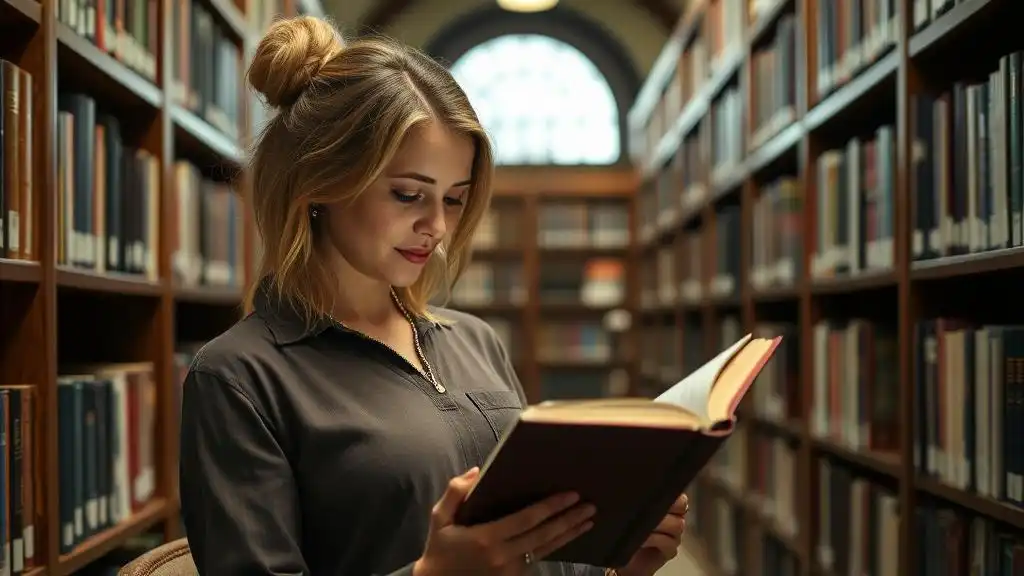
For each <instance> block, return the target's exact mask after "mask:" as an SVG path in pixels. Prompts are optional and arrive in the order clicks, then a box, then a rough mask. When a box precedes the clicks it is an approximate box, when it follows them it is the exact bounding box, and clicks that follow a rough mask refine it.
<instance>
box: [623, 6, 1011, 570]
mask: <svg viewBox="0 0 1024 576" xmlns="http://www.w3.org/2000/svg"><path fill="white" fill-rule="evenodd" d="M887 6H892V12H887V9H888V8H887ZM858 9H863V10H864V12H862V14H863V16H864V17H863V18H862V19H857V18H854V16H855V13H854V12H853V11H854V10H858ZM1022 11H1024V5H1021V4H1020V3H1016V2H1013V1H1012V0H949V1H945V2H940V1H926V0H895V2H890V3H888V4H886V3H883V2H877V1H875V0H867V1H865V2H852V3H851V2H835V1H833V0H749V1H748V0H694V1H693V2H690V3H689V4H688V7H687V10H686V12H685V14H684V15H683V16H682V17H681V19H680V22H679V24H678V26H677V28H676V30H675V31H674V33H673V35H672V37H671V39H670V41H669V42H668V43H667V44H666V46H665V48H664V49H663V51H662V53H661V55H660V57H659V58H658V59H657V61H656V63H655V65H654V67H653V68H652V71H651V72H650V74H649V77H648V78H647V80H646V82H645V84H644V87H643V88H642V90H641V91H640V93H639V95H638V97H637V100H636V103H635V105H634V107H633V109H632V110H631V112H630V119H629V122H630V141H631V146H630V154H631V157H632V159H633V162H634V165H635V166H636V169H637V173H638V176H639V180H640V183H639V186H638V192H637V218H636V223H637V230H636V235H637V238H638V241H639V246H638V247H637V249H636V250H637V251H638V254H639V261H638V267H639V272H638V275H639V287H638V290H639V293H640V312H639V317H640V320H639V323H640V325H641V330H640V335H639V336H638V337H639V338H640V339H642V340H643V339H645V338H646V339H648V340H649V341H650V342H652V343H653V342H657V341H663V342H664V341H671V342H672V343H673V344H672V346H670V348H669V349H667V350H665V349H660V348H659V347H657V346H653V345H646V344H645V345H642V346H641V350H642V351H643V354H641V357H640V359H639V362H640V378H641V380H642V388H643V389H644V391H645V392H649V393H656V392H658V391H660V390H662V389H664V388H665V387H666V386H667V385H669V384H671V383H672V382H673V381H674V380H676V379H678V377H679V375H681V374H685V373H688V372H689V371H691V370H692V369H694V368H695V367H697V366H699V364H700V363H701V362H702V361H703V360H705V359H706V358H708V357H709V356H710V355H712V354H714V353H716V352H717V351H719V350H720V349H721V348H722V347H723V346H724V345H726V344H728V343H731V342H732V341H733V340H734V339H735V338H736V337H738V336H739V335H741V334H743V333H746V332H755V333H756V332H765V333H769V334H773V335H774V334H779V333H781V334H783V335H784V336H785V338H786V342H785V345H784V348H783V351H782V353H781V354H780V355H779V356H777V357H776V359H775V360H773V362H772V364H771V365H769V368H768V369H767V370H766V372H765V373H764V374H763V375H762V376H761V378H760V379H759V383H758V385H757V386H755V389H754V391H753V392H752V394H751V395H750V397H748V399H747V400H746V401H745V402H744V403H743V405H742V406H741V407H740V419H739V421H740V428H739V430H738V432H737V434H736V437H734V438H732V439H730V441H729V442H728V443H727V445H726V447H725V448H724V449H723V450H722V452H721V453H720V454H719V455H718V456H717V457H716V460H715V462H714V464H713V465H712V466H710V467H709V469H708V470H707V471H706V473H705V474H703V475H702V476H701V478H700V479H699V480H698V481H697V482H695V484H694V486H693V487H692V493H691V499H692V500H693V502H694V507H693V511H692V512H691V515H692V516H693V519H692V521H690V522H689V525H690V526H691V529H692V530H693V531H694V533H695V534H694V541H699V542H701V543H702V544H703V546H704V547H705V548H706V550H705V551H706V555H707V556H708V557H709V558H710V559H711V560H712V561H713V562H714V563H715V564H716V566H715V570H716V572H721V573H724V574H728V573H733V574H800V575H802V576H809V575H811V574H822V575H825V574H833V573H835V574H839V573H846V572H850V573H852V572H853V571H857V572H871V573H880V574H881V573H892V574H924V573H929V574H930V573H938V572H936V571H935V570H937V569H938V568H937V566H938V565H937V564H935V563H944V564H946V566H944V568H945V569H948V570H950V573H970V572H972V571H979V570H980V572H979V573H981V572H984V573H990V572H992V573H994V571H996V570H997V568H996V567H995V566H993V565H992V564H991V563H990V564H988V565H987V566H982V565H980V564H974V565H972V566H968V565H967V564H966V562H967V561H968V559H969V558H971V552H970V546H974V545H984V546H988V547H990V548H991V549H992V550H994V551H995V554H996V555H998V554H1008V553H1009V552H1008V551H1009V550H1011V549H1012V550H1016V548H1017V547H1020V546H1021V545H1022V543H1024V502H1022V500H1024V476H1022V475H1024V463H1022V460H1021V459H1022V458H1024V456H1021V455H1020V454H1021V448H1020V446H1019V440H1016V439H1017V438H1020V437H1021V436H1022V434H1021V432H1020V431H1019V430H1017V429H1016V422H1018V421H1020V420H1021V418H1020V414H1019V412H1018V410H1017V407H1018V406H1019V405H1020V399H1019V394H1018V393H1017V392H1016V389H1017V387H1016V386H1012V387H1010V386H1008V384H1009V383H1011V382H1013V383H1015V382H1016V380H1017V378H1016V376H1014V374H1016V371H1015V370H1013V368H1015V367H1016V366H1018V363H1017V362H1011V361H1010V360H1015V359H1016V357H1017V353H1016V352H1014V351H1013V350H1014V349H1012V348H1009V349H1008V348H1007V347H1008V346H1010V344H1004V341H1005V342H1012V341H1016V340H1015V339H1016V338H1017V337H1018V334H1020V330H1019V328H1017V326H1018V325H1019V324H1020V323H1021V314H1020V313H1019V312H1018V311H1017V308H1019V307H1017V306H1014V305H1013V303H1012V302H1013V300H1012V299H1011V293H1010V290H1011V288H1009V287H1010V286H1016V285H1018V284H1019V282H1020V280H1021V278H1022V270H1024V256H1022V254H1024V232H1022V231H1021V224H1020V221H1021V216H1020V214H1021V210H1022V206H1024V200H1021V198H1022V194H1024V192H1022V190H1024V179H1022V178H1021V177H1020V176H1019V166H1020V165H1019V162H1020V160H1019V158H1020V155H1021V153H1020V150H1021V148H1020V147H1021V146H1024V141H1022V140H1021V138H1024V137H1022V136H1021V134H1022V133H1024V129H1022V128H1021V127H1020V126H1021V125H1020V118H1021V117H1022V116H1020V115H1021V114H1022V113H1024V112H1022V109H1021V105H1020V103H1019V101H1017V99H1019V95H1020V94H1021V90H1022V88H1021V84H1020V82H1021V81H1020V78H1021V74H1022V72H1021V61H1024V56H1021V52H1020V51H1022V50H1024V44H1022V42H1021V40H1020V36H1019V34H1018V33H1017V32H1016V30H1015V29H1014V26H1013V24H1012V22H1015V21H1019V18H1020V16H1021V13H1022ZM854 23H855V24H854ZM838 30H841V31H842V33H841V34H840V35H839V37H840V38H843V39H844V40H843V41H837V40H836V33H837V32H836V31H838ZM854 38H857V39H858V41H856V42H853V41H852V39H854ZM965 46H969V47H970V49H967V50H965V49H964V47H965ZM1011 54H1013V56H1012V57H1010V56H1008V55H1011ZM1011 77H1015V78H1016V80H1015V82H1016V84H1015V85H1014V84H1013V83H1012V81H1010V80H1009V79H1008V78H1011ZM1011 90H1012V91H1013V95H1012V96H1011V95H1010V93H1011ZM735 91H738V93H739V95H740V97H739V98H740V102H741V104H740V105H739V106H737V105H736V104H735V101H734V100H732V99H733V98H735V96H734V95H733V94H735ZM1011 99H1013V100H1014V101H1012V102H1011V101H1010V100H1011ZM967 110H970V112H966V111H967ZM1011 114H1012V116H1014V117H1015V118H1016V120H1014V122H1016V125H1015V126H1014V125H1013V124H1012V123H1011V122H1010V121H1009V120H1008V118H1009V117H1010V115H1011ZM1011 127H1012V130H1011ZM1008 369H1009V371H1007V370H1008ZM961 370H962V372H960V371H961ZM858 507H859V508H858ZM868 507H870V508H872V510H873V513H874V515H875V516H877V518H876V519H875V520H877V519H878V518H881V519H882V521H880V522H877V521H876V522H874V523H870V522H869V517H868V515H867V514H866V513H864V512H863V509H866V508H868ZM851 510H856V512H852V511H851ZM860 532H863V533H865V534H866V535H865V536H864V537H863V538H861V537H856V538H855V537H853V536H851V534H854V533H860ZM869 537H870V538H869ZM871 539H874V540H871ZM869 540H870V544H871V545H872V546H874V548H872V547H871V546H869V545H868V544H869ZM940 550H941V551H947V553H939V552H938V551H940ZM956 561H958V562H964V564H962V565H954V564H952V562H956ZM858 562H861V564H859V565H858V564H857V563H858ZM1002 568H1003V569H1007V568H1008V567H1007V566H1003V567H1002ZM1013 568H1016V566H1014V567H1011V568H1010V569H1013Z"/></svg>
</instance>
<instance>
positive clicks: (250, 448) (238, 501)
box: [179, 370, 413, 576]
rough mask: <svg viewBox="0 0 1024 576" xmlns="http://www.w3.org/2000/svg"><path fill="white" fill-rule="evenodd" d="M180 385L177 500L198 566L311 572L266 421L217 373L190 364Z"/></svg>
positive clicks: (284, 464)
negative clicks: (179, 449)
mask: <svg viewBox="0 0 1024 576" xmlns="http://www.w3.org/2000/svg"><path fill="white" fill-rule="evenodd" d="M183 388H184V389H183V391H182V410H181V457H180V465H179V484H180V491H181V508H182V515H183V517H184V522H185V532H186V534H187V536H188V543H189V548H190V549H191V552H192V559H193V561H194V562H195V565H196V568H197V570H198V572H199V574H200V575H202V576H208V575H209V576H300V575H301V576H308V575H309V574H310V570H309V567H308V566H307V565H306V562H305V560H304V559H303V556H302V549H301V546H300V542H301V515H300V506H299V499H298V491H297V489H296V485H295V478H294V476H293V475H292V469H291V465H290V463H289V461H288V458H287V456H286V454H285V451H284V449H283V448H282V446H281V445H280V444H279V442H278V440H277V438H276V437H275V435H274V432H273V430H272V428H271V426H270V425H269V424H268V422H267V420H266V419H265V418H264V417H263V416H262V415H261V414H260V413H259V411H258V410H257V409H256V407H255V406H254V405H253V403H252V401H251V400H250V399H249V398H248V397H247V396H246V395H245V394H244V393H243V392H242V391H241V390H239V389H238V387H237V386H235V385H233V384H231V383H230V382H228V381H226V380H225V379H224V378H222V377H219V376H216V375H214V374H210V373H208V372H203V371H197V370H192V371H190V372H189V374H188V376H187V377H186V379H185V383H184V387H183ZM412 568H413V565H412V564H410V565H408V566H405V567H403V568H401V569H399V570H397V571H395V572H393V573H391V574H389V575H381V576H412Z"/></svg>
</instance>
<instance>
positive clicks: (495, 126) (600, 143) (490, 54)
mask: <svg viewBox="0 0 1024 576" xmlns="http://www.w3.org/2000/svg"><path fill="white" fill-rule="evenodd" d="M451 72H452V75H453V76H454V77H455V79H456V80H458V82H459V84H460V85H462V88H463V89H464V90H465V91H466V94H467V96H468V97H469V100H470V102H471V103H472V104H473V107H474V108H475V109H476V111H477V114H478V115H479V116H480V121H481V123H482V124H483V125H484V128H485V129H486V130H487V131H488V133H489V134H490V136H491V139H492V141H493V143H494V147H495V157H496V161H497V163H498V164H500V165H506V166H507V165H525V164H531V165H539V164H540V165H581V164H588V165H607V164H614V163H616V162H618V160H619V157H620V155H621V138H620V134H619V126H620V123H619V120H620V119H619V107H618V104H617V103H616V101H615V96H614V94H613V93H612V89H611V87H610V86H609V84H608V81H607V79H606V78H605V77H604V75H603V74H602V73H601V71H600V70H598V68H597V66H595V65H594V63H593V62H591V61H590V59H589V58H587V57H586V56H585V55H584V54H583V53H582V52H580V51H579V50H578V49H576V48H575V47H574V46H572V45H570V44H568V43H566V42H563V41H561V40H558V39H555V38H552V37H550V36H544V35H540V34H507V35H503V36H498V37H495V38H492V39H490V40H487V41H485V42H483V43H481V44H477V45H476V46H474V47H473V48H470V49H469V50H468V51H466V52H465V53H464V54H463V55H462V56H461V57H460V58H459V59H458V60H456V61H455V63H454V64H453V65H452V67H451Z"/></svg>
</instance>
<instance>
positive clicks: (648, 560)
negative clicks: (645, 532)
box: [614, 494, 690, 576]
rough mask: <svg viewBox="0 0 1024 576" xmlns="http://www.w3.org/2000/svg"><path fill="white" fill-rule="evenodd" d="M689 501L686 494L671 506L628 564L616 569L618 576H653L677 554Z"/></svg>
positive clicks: (684, 526)
mask: <svg viewBox="0 0 1024 576" xmlns="http://www.w3.org/2000/svg"><path fill="white" fill-rule="evenodd" d="M689 509H690V501H689V499H688V498H687V497H686V494H683V495H681V496H680V497H679V498H678V499H676V501H675V502H674V503H673V504H672V507H671V508H670V509H669V511H668V514H666V515H665V517H664V518H662V519H661V522H660V523H659V524H658V527H657V528H655V529H654V531H653V532H651V535H650V536H648V537H647V541H646V542H644V544H643V546H641V547H640V549H639V550H637V551H636V554H634V555H633V557H632V558H631V559H630V560H629V563H628V564H626V565H625V566H623V567H622V568H619V569H617V570H616V571H615V572H614V574H617V575H618V576H653V575H654V573H655V572H657V571H658V570H659V569H661V567H662V566H664V565H665V563H666V562H668V561H669V560H671V559H673V558H675V557H676V554H678V553H679V544H680V542H681V540H682V537H683V531H684V530H685V529H686V512H687V511H689Z"/></svg>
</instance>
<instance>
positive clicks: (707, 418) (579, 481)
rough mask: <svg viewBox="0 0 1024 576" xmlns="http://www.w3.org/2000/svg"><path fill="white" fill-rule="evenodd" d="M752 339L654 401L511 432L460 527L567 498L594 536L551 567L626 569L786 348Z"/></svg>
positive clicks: (484, 472)
mask: <svg viewBox="0 0 1024 576" xmlns="http://www.w3.org/2000/svg"><path fill="white" fill-rule="evenodd" d="M781 340H782V338H781V337H776V338H772V339H765V338H752V337H751V335H749V334H748V335H747V336H745V337H743V338H741V339H740V340H739V341H738V342H736V343H735V344H733V345H732V346H730V347H729V348H728V349H727V350H725V351H723V352H721V353H720V354H718V355H717V356H716V357H715V358H713V359H712V360H710V361H709V362H707V363H706V364H704V365H703V366H701V367H700V368H699V369H697V370H696V371H694V372H693V373H692V374H690V375H689V376H687V377H686V378H684V379H683V380H681V381H680V382H679V383H677V384H675V385H673V386H672V387H671V388H669V389H668V390H666V391H665V392H664V393H663V394H661V395H660V396H658V397H657V398H654V399H648V398H607V399H588V400H564V401H551V402H543V403H540V404H537V405H534V406H530V407H528V408H526V409H525V410H523V412H522V413H521V414H520V416H519V418H518V420H517V421H516V422H515V423H514V424H512V425H511V426H509V428H508V429H507V430H506V431H505V433H504V434H503V435H502V438H501V441H500V442H499V443H498V446H497V447H496V448H495V449H494V451H493V452H492V453H491V455H490V456H489V457H488V459H487V461H486V462H485V463H484V466H483V467H482V469H481V471H480V477H479V479H478V480H477V483H476V485H475V486H474V487H473V489H472V490H471V491H470V493H469V495H468V496H467V497H466V501H465V502H463V504H462V505H461V506H460V507H459V510H458V513H457V515H456V522H457V523H459V524H460V525H463V526H471V525H474V524H478V523H483V522H489V521H492V520H496V519H499V518H501V517H504V516H506V515H508V514H511V513H513V512H516V511H518V510H521V509H523V508H525V507H527V506H529V505H531V504H534V503H536V502H538V501H540V500H541V499H543V498H545V497H547V496H551V495H553V494H556V493H560V492H568V491H574V492H577V493H578V494H579V495H580V497H581V501H583V502H590V503H592V504H594V505H595V506H596V507H597V513H596V514H595V515H594V518H593V521H594V526H593V528H591V529H590V530H589V531H588V532H587V533H585V534H583V535H582V536H580V537H579V538H577V539H576V540H574V541H573V542H571V543H569V544H567V545H566V546H564V547H562V548H561V549H559V550H557V551H555V552H554V553H553V554H552V555H551V556H549V557H548V558H546V559H545V560H547V561H560V562H575V563H580V564H590V565H593V566H601V567H617V566H622V565H624V564H626V563H627V562H628V561H629V559H630V558H631V557H632V556H633V554H634V553H635V552H636V551H637V550H638V549H639V548H640V546H642V545H643V543H644V541H645V540H646V539H647V536H648V535H649V534H650V533H651V532H652V531H653V530H654V529H655V528H656V527H657V525H658V523H659V522H660V521H661V519H662V518H663V517H664V516H665V514H667V513H668V510H669V508H670V507H671V505H672V503H673V502H674V501H675V500H676V498H678V497H679V495H680V494H682V493H683V492H684V490H685V489H686V487H687V486H688V485H689V484H690V482H691V481H693V479H694V478H695V477H696V476H697V474H698V473H699V472H700V470H701V469H702V468H703V467H704V466H705V465H706V464H707V463H708V461H709V460H710V459H711V457H712V456H713V455H714V454H715V452H716V451H717V450H718V448H719V447H720V446H721V445H722V442H724V441H725V440H726V439H727V438H728V437H729V436H730V435H731V434H732V431H733V429H734V427H735V422H736V417H735V410H736V407H737V405H738V404H739V402H740V400H742V399H743V396H744V395H745V394H746V392H747V390H748V389H749V388H750V386H751V384H752V383H753V382H754V379H755V378H756V377H757V375H758V374H759V373H760V371H761V369H762V368H763V367H764V365H765V363H767V361H768V360H769V359H770V358H771V356H772V354H773V353H774V352H775V349H776V348H777V347H778V345H779V342H781Z"/></svg>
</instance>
